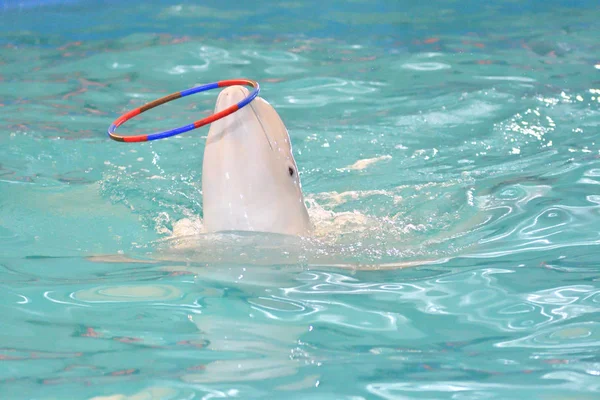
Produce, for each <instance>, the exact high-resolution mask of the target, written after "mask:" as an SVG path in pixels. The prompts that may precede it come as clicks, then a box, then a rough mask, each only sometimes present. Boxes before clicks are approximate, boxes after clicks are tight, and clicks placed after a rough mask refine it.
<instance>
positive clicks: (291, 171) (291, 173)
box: [288, 167, 294, 176]
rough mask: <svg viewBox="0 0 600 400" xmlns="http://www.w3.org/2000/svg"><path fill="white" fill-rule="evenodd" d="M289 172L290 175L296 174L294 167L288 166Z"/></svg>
mask: <svg viewBox="0 0 600 400" xmlns="http://www.w3.org/2000/svg"><path fill="white" fill-rule="evenodd" d="M288 172H289V173H290V176H294V168H292V167H288Z"/></svg>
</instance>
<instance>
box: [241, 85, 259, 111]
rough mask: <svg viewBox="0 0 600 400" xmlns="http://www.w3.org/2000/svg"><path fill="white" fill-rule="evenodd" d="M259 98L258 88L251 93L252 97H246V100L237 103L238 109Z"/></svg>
mask: <svg viewBox="0 0 600 400" xmlns="http://www.w3.org/2000/svg"><path fill="white" fill-rule="evenodd" d="M256 96H258V88H256V89H254V92H252V93H250V96H248V97H246V98H245V99H244V100H242V101H240V102H239V103H237V106H238V109H240V108H242V107H244V106H246V105H248V103H250V102H251V101H252V100H254V98H255V97H256Z"/></svg>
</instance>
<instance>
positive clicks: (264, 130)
mask: <svg viewBox="0 0 600 400" xmlns="http://www.w3.org/2000/svg"><path fill="white" fill-rule="evenodd" d="M256 100H257V99H254V100H253V101H252V102H250V104H248V105H249V106H250V108H251V109H252V112H253V113H254V115H255V116H256V119H257V120H258V123H259V124H260V127H261V129H262V131H263V133H264V135H265V138H266V139H267V143H269V147H270V148H271V150H273V143H272V141H271V138H270V137H269V133H268V132H267V128H266V126H265V124H264V123H263V120H262V118H261V117H260V114H259V113H258V112H257V111H256V108H254V104H253V103H254V102H255V101H256Z"/></svg>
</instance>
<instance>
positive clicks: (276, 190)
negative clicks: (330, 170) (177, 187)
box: [202, 86, 312, 236]
mask: <svg viewBox="0 0 600 400" xmlns="http://www.w3.org/2000/svg"><path fill="white" fill-rule="evenodd" d="M248 94H249V91H248V89H246V88H245V87H243V86H230V87H227V88H225V89H224V90H222V91H221V92H220V93H219V96H218V98H217V101H216V105H215V113H217V112H219V111H221V110H224V109H225V108H227V107H229V106H231V105H233V104H235V103H237V102H239V101H241V100H243V99H244V98H245V97H247V96H248ZM202 201H203V214H204V218H203V225H204V229H205V231H206V232H208V233H211V232H228V231H252V232H265V233H278V234H284V235H299V236H305V235H308V234H310V232H311V230H312V225H311V221H310V218H309V214H308V210H307V208H306V204H305V202H304V195H303V193H302V185H301V183H300V176H299V173H298V166H297V164H296V161H295V159H294V156H293V154H292V143H291V140H290V136H289V133H288V131H287V128H286V126H285V124H284V123H283V121H282V120H281V118H280V116H279V114H278V113H277V111H275V109H274V108H273V106H271V105H270V104H269V103H268V102H267V101H266V100H265V99H263V98H262V97H259V96H257V97H256V98H255V99H254V100H253V101H252V102H251V103H250V104H249V105H248V106H247V107H244V108H242V109H240V110H238V111H236V112H235V113H233V114H231V115H228V116H227V117H225V118H223V119H220V120H218V121H215V122H213V123H212V125H211V127H210V129H209V132H208V137H207V139H206V147H205V149H204V159H203V163H202Z"/></svg>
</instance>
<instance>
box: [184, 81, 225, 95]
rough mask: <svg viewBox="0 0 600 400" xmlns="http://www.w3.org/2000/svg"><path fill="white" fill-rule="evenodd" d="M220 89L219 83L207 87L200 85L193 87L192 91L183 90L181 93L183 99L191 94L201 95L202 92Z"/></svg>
mask: <svg viewBox="0 0 600 400" xmlns="http://www.w3.org/2000/svg"><path fill="white" fill-rule="evenodd" d="M218 87H219V83H218V82H215V83H208V84H206V85H200V86H196V87H193V88H191V89H187V90H183V91H181V92H179V93H180V94H181V97H185V96H189V95H190V94H194V93H200V92H204V91H206V90H212V89H217V88H218Z"/></svg>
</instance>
